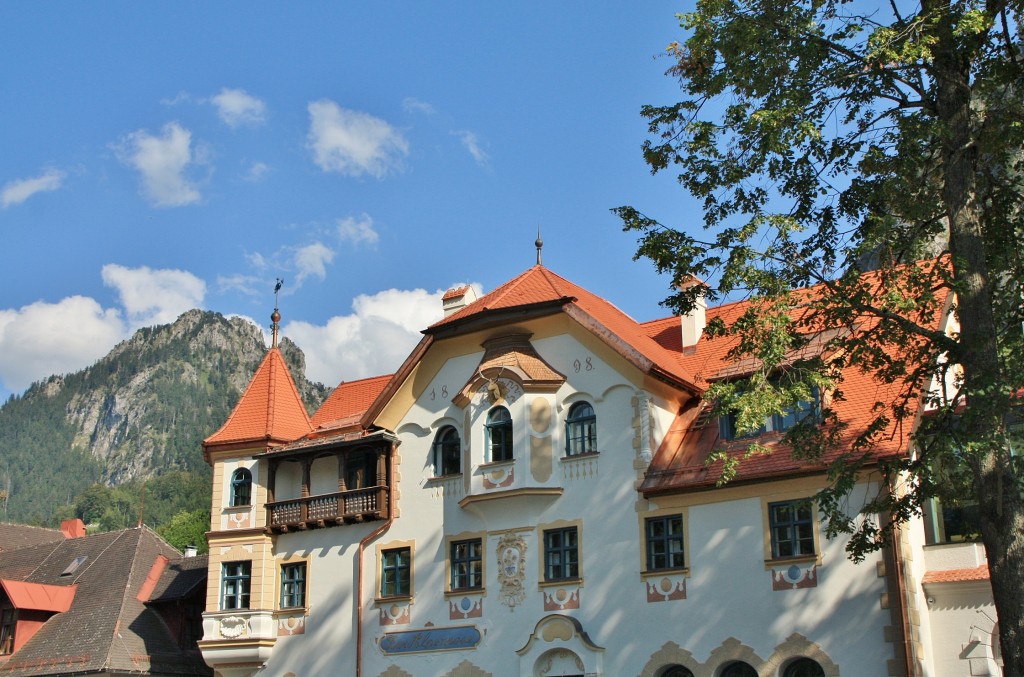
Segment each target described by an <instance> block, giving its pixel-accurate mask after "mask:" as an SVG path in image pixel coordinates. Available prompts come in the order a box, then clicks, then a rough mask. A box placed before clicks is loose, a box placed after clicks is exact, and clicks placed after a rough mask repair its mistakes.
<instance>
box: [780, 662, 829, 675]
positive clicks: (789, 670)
mask: <svg viewBox="0 0 1024 677" xmlns="http://www.w3.org/2000/svg"><path fill="white" fill-rule="evenodd" d="M782 677H825V670H824V669H822V667H821V666H820V665H818V664H817V662H815V661H812V660H811V659H810V658H797V659H796V660H795V661H793V662H792V663H790V664H789V665H787V666H786V670H785V671H784V672H783V673H782Z"/></svg>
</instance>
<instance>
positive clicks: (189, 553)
mask: <svg viewBox="0 0 1024 677" xmlns="http://www.w3.org/2000/svg"><path fill="white" fill-rule="evenodd" d="M198 552H199V548H197V547H196V546H194V545H186V546H185V557H195V556H196V554H197V553H198Z"/></svg>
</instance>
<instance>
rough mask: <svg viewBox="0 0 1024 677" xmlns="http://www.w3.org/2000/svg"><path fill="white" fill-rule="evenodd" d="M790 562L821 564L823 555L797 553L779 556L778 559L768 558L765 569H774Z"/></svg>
mask: <svg viewBox="0 0 1024 677" xmlns="http://www.w3.org/2000/svg"><path fill="white" fill-rule="evenodd" d="M790 564H816V565H819V566H820V565H821V555H820V554H814V555H797V556H795V557H778V558H776V559H766V560H765V561H764V568H765V569H773V568H778V567H783V566H788V565H790Z"/></svg>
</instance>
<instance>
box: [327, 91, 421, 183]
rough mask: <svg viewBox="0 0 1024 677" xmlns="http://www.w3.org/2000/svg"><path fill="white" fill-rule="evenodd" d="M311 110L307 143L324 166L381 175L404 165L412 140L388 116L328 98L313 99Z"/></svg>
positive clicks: (349, 172)
mask: <svg viewBox="0 0 1024 677" xmlns="http://www.w3.org/2000/svg"><path fill="white" fill-rule="evenodd" d="M308 110H309V119H310V126H309V136H308V137H307V146H308V147H309V149H310V150H312V151H313V161H314V162H315V163H316V165H317V166H318V167H320V169H322V170H324V171H325V172H338V173H340V174H344V175H345V176H362V175H363V174H369V175H370V176H373V177H375V178H378V179H380V178H383V177H384V176H385V175H386V174H388V173H390V172H393V171H397V170H399V169H401V166H402V158H404V157H405V156H406V155H408V153H409V143H408V141H406V140H405V137H404V136H402V134H401V133H400V132H398V130H396V129H395V128H394V127H392V126H391V125H389V124H388V123H387V122H385V121H384V120H381V119H380V118H375V117H373V116H372V115H370V114H368V113H363V112H360V111H354V110H348V109H346V108H342V107H341V106H339V105H338V104H336V103H334V102H333V101H329V100H327V99H322V100H320V101H314V102H312V103H310V104H309V106H308Z"/></svg>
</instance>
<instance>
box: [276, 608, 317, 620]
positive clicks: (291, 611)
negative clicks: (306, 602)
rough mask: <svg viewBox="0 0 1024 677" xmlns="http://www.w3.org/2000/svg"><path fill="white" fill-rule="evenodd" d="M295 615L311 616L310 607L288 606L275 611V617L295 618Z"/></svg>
mask: <svg viewBox="0 0 1024 677" xmlns="http://www.w3.org/2000/svg"><path fill="white" fill-rule="evenodd" d="M295 614H302V615H303V616H308V615H309V607H308V606H288V607H284V608H282V609H275V610H274V616H275V617H277V616H294V615H295Z"/></svg>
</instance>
